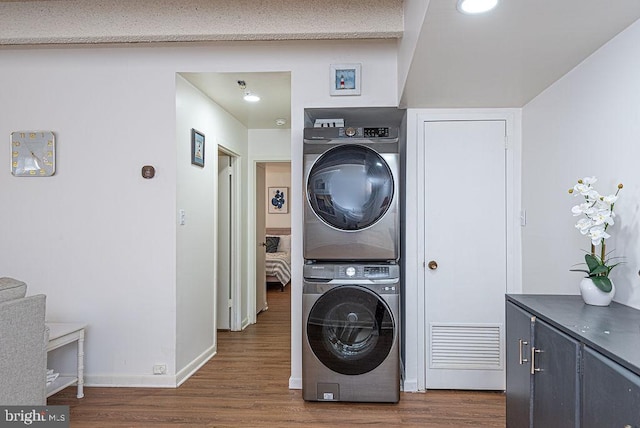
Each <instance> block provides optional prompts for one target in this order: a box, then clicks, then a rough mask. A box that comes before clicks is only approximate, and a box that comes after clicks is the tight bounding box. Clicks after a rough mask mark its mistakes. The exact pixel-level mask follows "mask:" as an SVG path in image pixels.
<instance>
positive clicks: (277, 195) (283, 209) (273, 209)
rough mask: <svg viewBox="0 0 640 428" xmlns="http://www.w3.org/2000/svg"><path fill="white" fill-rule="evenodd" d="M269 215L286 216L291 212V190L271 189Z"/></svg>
mask: <svg viewBox="0 0 640 428" xmlns="http://www.w3.org/2000/svg"><path fill="white" fill-rule="evenodd" d="M267 205H268V206H269V210H268V211H269V214H286V213H288V212H289V188H288V187H269V199H268V201H267Z"/></svg>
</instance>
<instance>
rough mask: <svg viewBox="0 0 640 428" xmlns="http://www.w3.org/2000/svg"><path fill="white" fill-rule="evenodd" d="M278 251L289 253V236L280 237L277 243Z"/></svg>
mask: <svg viewBox="0 0 640 428" xmlns="http://www.w3.org/2000/svg"><path fill="white" fill-rule="evenodd" d="M278 251H280V252H283V253H290V252H291V235H280V242H279V243H278Z"/></svg>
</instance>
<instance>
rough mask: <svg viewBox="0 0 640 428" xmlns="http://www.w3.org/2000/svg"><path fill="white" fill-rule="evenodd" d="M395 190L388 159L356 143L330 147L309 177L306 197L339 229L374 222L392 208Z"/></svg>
mask: <svg viewBox="0 0 640 428" xmlns="http://www.w3.org/2000/svg"><path fill="white" fill-rule="evenodd" d="M393 191H394V184H393V175H392V173H391V170H390V169H389V166H388V165H387V163H386V162H385V160H384V159H383V158H382V157H381V156H380V155H379V154H378V153H377V152H376V151H374V150H372V149H370V148H368V147H366V146H360V145H356V144H344V145H340V146H336V147H333V148H331V149H329V150H327V151H326V152H325V153H324V154H323V155H322V156H320V157H319V158H318V159H317V160H316V162H315V163H314V165H313V167H312V168H311V170H310V171H309V176H308V177H307V200H308V202H309V204H310V205H311V208H312V209H313V212H314V213H315V214H316V215H317V216H318V218H320V219H321V220H322V221H323V222H324V223H326V224H327V225H329V226H331V227H334V228H336V229H339V230H347V231H357V230H362V229H366V228H368V227H370V226H372V225H374V224H375V223H376V222H377V221H378V220H380V219H381V218H382V217H383V216H384V215H385V213H386V212H387V210H388V209H389V206H390V205H391V201H392V200H393Z"/></svg>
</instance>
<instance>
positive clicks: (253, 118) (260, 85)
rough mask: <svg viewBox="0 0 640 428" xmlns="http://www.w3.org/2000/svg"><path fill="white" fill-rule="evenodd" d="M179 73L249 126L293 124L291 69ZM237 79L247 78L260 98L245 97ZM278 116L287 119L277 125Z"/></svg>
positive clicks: (257, 127) (274, 126)
mask: <svg viewBox="0 0 640 428" xmlns="http://www.w3.org/2000/svg"><path fill="white" fill-rule="evenodd" d="M180 74H181V75H182V76H183V77H184V78H185V79H187V80H188V81H189V82H190V83H191V84H192V85H193V86H195V87H196V88H198V89H200V90H201V91H202V92H203V93H204V94H205V95H207V96H208V97H209V98H211V99H212V100H213V101H215V103H216V104H218V105H219V106H221V107H222V108H223V109H225V110H226V111H227V112H229V113H230V114H231V115H232V116H233V117H235V118H236V119H238V120H239V121H240V122H241V123H242V124H244V126H246V127H247V128H249V129H273V128H291V73H289V72H269V73H180ZM238 80H244V81H245V83H246V85H247V86H246V87H247V89H248V90H249V91H250V92H251V93H253V94H256V95H258V96H259V97H260V101H259V102H256V103H250V102H247V101H245V100H244V99H243V95H244V92H243V91H242V90H241V89H240V87H239V86H238ZM276 119H285V120H286V123H285V124H284V125H282V126H278V125H276V123H275V120H276Z"/></svg>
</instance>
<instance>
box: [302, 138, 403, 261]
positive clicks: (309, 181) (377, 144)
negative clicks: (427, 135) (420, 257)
mask: <svg viewBox="0 0 640 428" xmlns="http://www.w3.org/2000/svg"><path fill="white" fill-rule="evenodd" d="M397 132H398V130H397V129H396V128H384V127H383V128H308V129H305V140H304V148H303V151H304V176H305V188H306V198H305V208H304V254H303V256H304V258H305V259H306V260H314V261H340V260H353V261H397V260H398V259H399V257H400V243H399V236H400V213H399V204H398V199H399V196H400V195H399V153H398V136H397Z"/></svg>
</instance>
